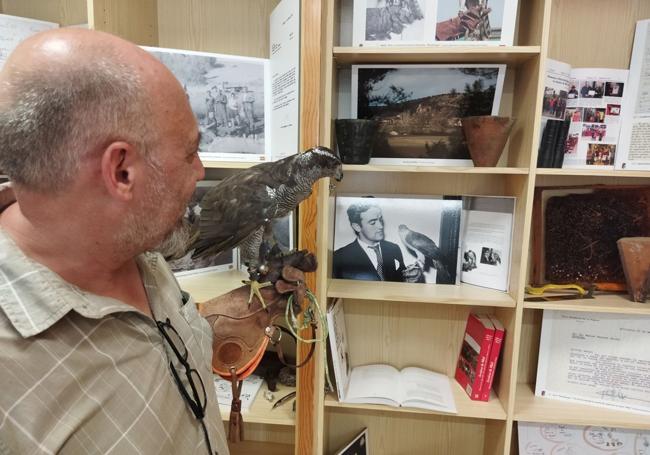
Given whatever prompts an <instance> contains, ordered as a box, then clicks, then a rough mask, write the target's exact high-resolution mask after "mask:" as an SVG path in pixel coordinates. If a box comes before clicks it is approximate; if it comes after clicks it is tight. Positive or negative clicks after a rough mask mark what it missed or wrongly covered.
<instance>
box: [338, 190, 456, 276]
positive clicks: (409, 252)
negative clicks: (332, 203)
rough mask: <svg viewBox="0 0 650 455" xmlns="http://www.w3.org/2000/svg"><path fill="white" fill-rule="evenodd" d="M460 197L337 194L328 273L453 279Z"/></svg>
mask: <svg viewBox="0 0 650 455" xmlns="http://www.w3.org/2000/svg"><path fill="white" fill-rule="evenodd" d="M461 211H462V200H461V198H460V197H456V196H440V197H435V196H429V197H421V198H420V197H411V198H407V197H363V196H337V198H336V215H335V227H334V255H333V260H332V277H333V278H339V279H349V280H366V281H393V282H405V283H437V284H458V282H459V267H460V263H459V253H460V239H459V237H460V224H461Z"/></svg>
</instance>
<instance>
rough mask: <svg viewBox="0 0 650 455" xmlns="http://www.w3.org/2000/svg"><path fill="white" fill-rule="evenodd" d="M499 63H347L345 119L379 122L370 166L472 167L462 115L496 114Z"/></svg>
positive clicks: (500, 88)
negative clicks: (348, 89) (348, 94)
mask: <svg viewBox="0 0 650 455" xmlns="http://www.w3.org/2000/svg"><path fill="white" fill-rule="evenodd" d="M504 77H505V65H478V64H477V65H393V66H388V65H353V66H352V90H351V116H352V118H360V119H375V120H378V122H379V137H378V140H377V142H376V144H375V147H374V149H373V155H372V158H371V164H428V165H443V166H444V165H447V166H454V165H455V166H472V161H471V158H470V156H469V150H468V149H467V145H466V144H465V137H464V134H463V131H462V127H461V119H462V118H463V117H468V116H475V115H497V114H498V113H499V104H500V100H501V94H502V91H503V80H504Z"/></svg>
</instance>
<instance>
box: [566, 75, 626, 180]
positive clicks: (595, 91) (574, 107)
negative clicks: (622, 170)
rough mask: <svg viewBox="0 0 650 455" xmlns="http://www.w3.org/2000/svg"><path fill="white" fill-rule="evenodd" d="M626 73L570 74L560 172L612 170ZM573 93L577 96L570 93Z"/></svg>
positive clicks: (619, 127)
mask: <svg viewBox="0 0 650 455" xmlns="http://www.w3.org/2000/svg"><path fill="white" fill-rule="evenodd" d="M627 76H628V70H619V69H607V68H576V69H573V70H572V71H571V84H570V89H569V93H570V94H571V95H572V97H568V98H567V108H566V111H565V118H570V119H571V126H570V127H569V134H568V136H567V141H566V146H565V149H564V150H565V153H564V163H563V165H562V167H563V168H584V169H589V168H593V167H594V166H598V167H605V168H608V169H613V168H614V160H615V158H616V153H617V151H616V149H617V143H618V138H619V133H620V130H621V121H620V118H621V112H622V110H623V103H622V100H623V93H624V88H625V84H626V83H627ZM574 90H576V91H577V94H576V93H575V92H574V93H572V91H574Z"/></svg>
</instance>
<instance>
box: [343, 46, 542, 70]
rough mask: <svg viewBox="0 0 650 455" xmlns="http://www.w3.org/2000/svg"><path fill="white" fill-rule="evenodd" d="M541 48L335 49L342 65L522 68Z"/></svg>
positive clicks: (430, 47) (435, 47)
mask: <svg viewBox="0 0 650 455" xmlns="http://www.w3.org/2000/svg"><path fill="white" fill-rule="evenodd" d="M539 53H540V46H421V47H416V46H409V47H365V48H363V47H345V46H336V47H334V50H333V55H334V60H335V61H336V63H337V64H339V65H345V64H354V63H506V64H508V65H514V66H516V65H519V64H521V63H522V62H525V61H527V60H531V59H534V58H536V57H538V56H539Z"/></svg>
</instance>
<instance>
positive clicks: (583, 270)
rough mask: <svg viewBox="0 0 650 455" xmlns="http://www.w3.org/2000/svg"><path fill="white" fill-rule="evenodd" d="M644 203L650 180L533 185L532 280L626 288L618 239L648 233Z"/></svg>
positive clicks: (649, 215)
mask: <svg viewBox="0 0 650 455" xmlns="http://www.w3.org/2000/svg"><path fill="white" fill-rule="evenodd" d="M602 153H606V152H605V151H603V152H602ZM647 207H650V186H636V185H634V186H633V185H630V186H625V185H618V186H607V185H585V186H556V187H538V188H535V200H534V203H533V223H532V226H533V232H532V253H533V254H532V261H533V274H532V280H533V284H535V285H543V284H546V283H577V284H582V285H596V286H597V287H600V288H602V289H605V290H610V291H625V289H626V284H625V275H624V272H623V267H622V265H621V260H620V256H619V252H618V247H617V245H616V241H617V240H618V239H620V238H621V237H648V236H650V210H646V209H644V208H647ZM567 252H569V254H567Z"/></svg>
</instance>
